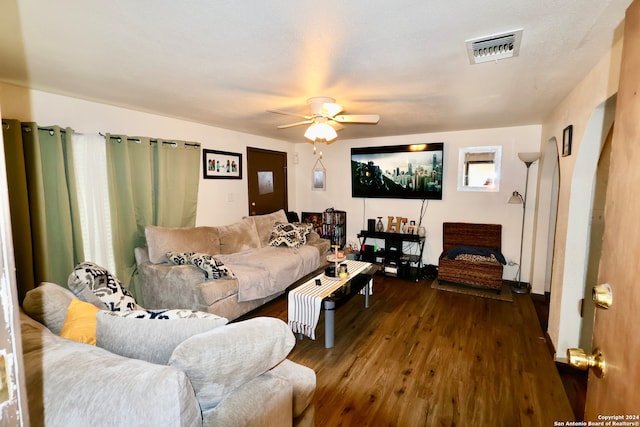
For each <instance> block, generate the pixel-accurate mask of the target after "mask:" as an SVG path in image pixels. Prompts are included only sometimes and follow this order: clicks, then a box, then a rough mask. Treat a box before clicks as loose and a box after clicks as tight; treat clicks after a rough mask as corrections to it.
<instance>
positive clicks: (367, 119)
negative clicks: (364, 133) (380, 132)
mask: <svg viewBox="0 0 640 427" xmlns="http://www.w3.org/2000/svg"><path fill="white" fill-rule="evenodd" d="M333 120H335V121H336V122H340V123H378V121H379V120H380V116H379V115H377V114H346V115H340V116H335V117H333Z"/></svg>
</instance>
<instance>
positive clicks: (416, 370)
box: [245, 275, 575, 427]
mask: <svg viewBox="0 0 640 427" xmlns="http://www.w3.org/2000/svg"><path fill="white" fill-rule="evenodd" d="M513 299H514V301H513V302H505V301H499V300H494V299H488V298H481V297H476V296H469V295H462V294H456V293H451V292H446V291H440V290H435V289H431V287H430V281H428V280H420V281H419V282H418V283H416V282H412V281H404V280H399V279H394V278H389V277H385V276H382V275H376V276H375V285H374V295H373V296H372V298H371V306H370V308H369V309H365V308H364V303H363V297H361V296H356V297H354V298H353V299H352V300H351V301H350V302H348V303H347V304H346V305H344V306H343V307H341V308H340V309H339V310H338V311H337V312H336V339H335V346H334V347H333V348H331V349H325V348H324V327H323V317H322V316H321V319H320V322H319V326H318V329H317V334H316V335H317V340H316V341H313V340H310V339H308V338H305V339H304V340H301V341H298V342H297V344H296V347H295V348H294V349H293V350H292V352H291V354H290V355H289V358H290V359H291V360H293V361H295V362H298V363H301V364H303V365H306V366H308V367H310V368H312V369H314V370H315V372H316V375H317V388H316V393H315V395H314V406H315V410H316V414H315V419H316V425H317V426H435V425H441V426H492V427H493V426H510V427H512V426H553V425H554V421H570V420H575V418H574V414H573V412H572V408H571V405H570V403H569V400H568V399H567V395H566V393H565V391H564V389H563V384H562V381H561V378H560V376H559V374H558V371H557V369H556V366H555V364H554V362H553V361H552V359H551V357H550V356H549V352H548V349H547V344H546V342H545V338H544V334H543V332H542V330H541V328H540V324H539V322H538V319H537V316H536V311H535V308H534V305H533V303H532V301H531V297H530V296H529V295H514V296H513ZM256 316H273V317H278V318H280V319H282V320H284V321H286V320H287V305H286V297H284V296H283V297H280V298H278V299H276V300H274V301H273V302H271V303H269V304H267V305H265V306H263V307H262V308H260V309H258V310H257V311H254V312H252V313H251V314H250V315H249V316H248V317H256ZM245 318H246V317H245Z"/></svg>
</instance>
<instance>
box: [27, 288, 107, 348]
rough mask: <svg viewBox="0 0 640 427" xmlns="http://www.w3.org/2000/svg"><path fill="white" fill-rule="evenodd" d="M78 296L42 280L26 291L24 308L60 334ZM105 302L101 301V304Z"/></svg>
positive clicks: (35, 318) (32, 316)
mask: <svg viewBox="0 0 640 427" xmlns="http://www.w3.org/2000/svg"><path fill="white" fill-rule="evenodd" d="M74 298H76V296H75V295H74V294H73V292H71V291H70V290H69V289H67V288H63V287H62V286H60V285H56V284H55V283H50V282H42V283H40V285H39V286H38V287H36V288H34V289H31V290H30V291H29V292H27V293H26V295H25V297H24V301H23V302H22V309H23V310H24V312H25V313H26V314H27V315H29V317H31V318H32V319H34V320H37V321H38V322H40V323H42V324H43V325H45V326H46V327H47V328H48V329H50V330H51V332H53V333H54V334H56V335H60V331H61V330H62V325H63V324H64V321H65V319H66V317H67V308H68V307H69V304H71V301H72V300H73V299H74ZM102 305H103V304H102V303H100V306H102Z"/></svg>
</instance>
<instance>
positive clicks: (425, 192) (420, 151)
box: [351, 142, 444, 200]
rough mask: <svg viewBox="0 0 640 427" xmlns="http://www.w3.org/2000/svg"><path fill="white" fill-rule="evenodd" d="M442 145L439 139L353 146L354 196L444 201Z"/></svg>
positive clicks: (352, 179)
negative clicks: (427, 142) (392, 144)
mask: <svg viewBox="0 0 640 427" xmlns="http://www.w3.org/2000/svg"><path fill="white" fill-rule="evenodd" d="M443 147H444V144H443V143H441V142H436V143H430V144H412V145H394V146H382V147H368V148H352V149H351V195H352V196H353V197H381V198H411V199H436V200H441V199H442V170H443V151H444V150H443Z"/></svg>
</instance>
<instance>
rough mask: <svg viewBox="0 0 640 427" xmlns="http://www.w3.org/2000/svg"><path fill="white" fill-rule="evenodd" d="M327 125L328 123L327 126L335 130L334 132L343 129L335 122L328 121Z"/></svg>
mask: <svg viewBox="0 0 640 427" xmlns="http://www.w3.org/2000/svg"><path fill="white" fill-rule="evenodd" d="M327 123H329V126H331V127H332V128H333V129H335V131H336V132H339V131H341V130H342V129H344V126H342V125H341V124H340V123H338V122H336V121H335V120H329V121H328V122H327Z"/></svg>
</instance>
